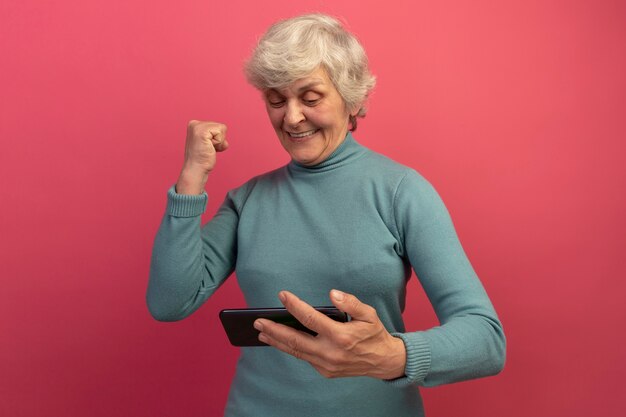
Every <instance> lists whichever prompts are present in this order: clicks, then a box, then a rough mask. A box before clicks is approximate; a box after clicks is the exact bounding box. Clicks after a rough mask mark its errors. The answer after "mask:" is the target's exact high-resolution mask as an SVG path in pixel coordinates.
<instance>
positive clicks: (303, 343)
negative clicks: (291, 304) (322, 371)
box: [254, 319, 318, 362]
mask: <svg viewBox="0 0 626 417" xmlns="http://www.w3.org/2000/svg"><path fill="white" fill-rule="evenodd" d="M254 328H255V329H257V330H258V331H259V332H261V333H260V334H259V340H260V341H261V342H263V343H267V344H268V345H270V346H273V347H275V348H277V349H279V350H281V351H283V352H285V353H288V354H290V355H292V356H294V357H296V358H298V359H303V360H305V361H308V362H311V361H314V360H315V358H316V357H317V355H316V354H315V353H314V352H316V350H317V349H318V348H317V345H316V343H315V337H314V336H312V335H310V334H308V333H304V332H301V331H298V330H295V329H293V328H291V327H288V326H285V325H283V324H280V323H275V322H272V321H271V320H264V319H258V320H257V321H255V322H254Z"/></svg>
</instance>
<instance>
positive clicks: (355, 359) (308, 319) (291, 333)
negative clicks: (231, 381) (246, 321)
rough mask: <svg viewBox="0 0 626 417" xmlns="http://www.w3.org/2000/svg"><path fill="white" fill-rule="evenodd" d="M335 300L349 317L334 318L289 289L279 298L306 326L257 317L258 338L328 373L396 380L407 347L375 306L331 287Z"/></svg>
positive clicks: (335, 376)
mask: <svg viewBox="0 0 626 417" xmlns="http://www.w3.org/2000/svg"><path fill="white" fill-rule="evenodd" d="M330 294H331V297H330V299H331V300H332V302H333V304H334V305H335V306H336V307H337V308H338V309H339V310H341V311H343V312H345V313H348V314H349V315H350V317H351V318H352V320H351V321H349V322H347V323H340V322H337V321H335V320H333V319H331V318H329V317H327V316H325V315H324V314H322V313H320V312H319V311H317V310H315V309H314V308H313V307H311V306H310V305H309V304H307V303H305V302H304V301H302V300H300V299H299V298H298V297H296V296H295V295H294V294H292V293H290V292H288V291H281V292H280V294H279V298H280V300H281V302H282V303H283V305H284V306H285V308H286V309H287V310H288V311H289V312H290V313H291V314H292V315H293V316H294V317H295V318H296V319H298V321H300V323H302V324H303V325H304V326H306V327H307V328H309V329H311V330H313V331H314V332H316V333H317V336H312V335H310V334H308V333H305V332H301V331H298V330H295V329H293V328H291V327H288V326H285V325H282V324H279V323H275V322H273V321H271V320H266V319H258V320H256V321H255V323H254V327H255V328H256V329H257V330H259V331H260V332H261V333H260V334H259V340H260V341H262V342H264V343H267V344H268V345H270V346H274V347H275V348H277V349H279V350H281V351H283V352H286V353H288V354H290V355H292V356H294V357H296V358H298V359H302V360H305V361H307V362H309V363H310V364H311V365H313V367H314V368H315V369H316V370H317V371H318V372H319V373H320V374H322V375H323V376H325V377H326V378H337V377H344V376H370V377H374V378H379V379H394V378H399V377H401V376H404V367H405V365H406V350H405V347H404V342H403V341H402V339H399V338H396V337H393V336H392V335H391V334H390V333H389V332H387V330H386V329H385V327H384V326H383V324H382V323H381V321H380V319H379V318H378V315H377V314H376V310H375V309H374V308H373V307H372V306H369V305H367V304H364V303H362V302H361V301H359V300H358V299H357V298H356V297H355V296H354V295H351V294H346V293H343V292H341V291H337V290H332V291H331V292H330Z"/></svg>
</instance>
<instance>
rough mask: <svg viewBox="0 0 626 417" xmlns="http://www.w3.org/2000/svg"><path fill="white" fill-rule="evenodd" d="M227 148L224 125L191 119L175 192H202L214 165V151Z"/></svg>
mask: <svg viewBox="0 0 626 417" xmlns="http://www.w3.org/2000/svg"><path fill="white" fill-rule="evenodd" d="M226 149H228V141H227V140H226V125H225V124H222V123H216V122H204V121H200V120H191V121H189V123H188V125H187V140H186V142H185V162H184V164H183V169H182V170H181V173H180V176H179V177H178V182H176V192H177V193H178V194H196V195H197V194H202V192H203V191H204V186H205V185H206V181H207V179H208V177H209V172H211V171H212V170H213V168H214V167H215V161H216V153H217V152H222V151H225V150H226Z"/></svg>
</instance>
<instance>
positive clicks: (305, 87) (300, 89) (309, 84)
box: [298, 79, 324, 92]
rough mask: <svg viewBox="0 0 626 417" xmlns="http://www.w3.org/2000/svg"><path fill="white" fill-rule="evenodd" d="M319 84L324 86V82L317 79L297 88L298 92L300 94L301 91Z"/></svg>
mask: <svg viewBox="0 0 626 417" xmlns="http://www.w3.org/2000/svg"><path fill="white" fill-rule="evenodd" d="M319 84H324V81H323V80H321V79H317V80H314V81H311V82H310V83H308V84H305V85H303V86H302V87H300V88H298V92H301V91H303V90H308V89H310V88H311V87H315V86H316V85H319Z"/></svg>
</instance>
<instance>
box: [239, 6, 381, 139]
mask: <svg viewBox="0 0 626 417" xmlns="http://www.w3.org/2000/svg"><path fill="white" fill-rule="evenodd" d="M320 66H321V67H323V68H324V69H325V70H326V72H327V73H328V77H329V78H330V80H331V81H332V83H333V85H334V86H335V88H336V89H337V91H338V92H339V94H340V95H341V97H342V98H343V101H344V103H345V105H346V107H347V108H348V109H349V110H350V111H352V110H354V109H355V108H356V107H357V106H360V108H359V111H358V113H357V115H356V116H357V117H365V113H366V112H367V109H366V108H365V106H364V102H365V99H366V98H367V96H368V95H369V93H370V92H371V91H372V89H373V88H374V85H375V84H376V77H374V76H373V75H372V73H371V72H370V70H369V68H368V60H367V55H366V54H365V50H364V49H363V46H361V44H360V43H359V41H358V40H357V38H356V37H355V36H354V35H353V34H351V33H350V32H348V31H347V30H346V29H344V27H343V26H342V25H341V23H339V21H337V19H335V18H333V17H330V16H327V15H324V14H320V13H314V14H307V15H302V16H297V17H293V18H291V19H285V20H281V21H278V22H276V23H274V24H273V25H272V26H270V28H269V29H268V30H267V32H265V34H264V35H263V37H262V38H261V39H260V40H259V43H258V45H257V46H256V48H255V49H254V51H253V52H252V56H251V57H250V59H249V60H248V61H247V62H246V64H245V67H244V72H245V74H246V77H247V79H248V82H250V84H252V85H253V86H254V87H256V88H257V89H259V90H267V89H271V88H275V89H281V88H284V87H286V86H288V85H289V84H291V83H293V82H294V81H296V80H298V79H300V78H304V77H306V76H308V75H309V74H311V73H312V72H313V71H315V70H316V69H317V68H318V67H320ZM350 123H351V124H352V128H351V129H350V130H356V117H353V116H350Z"/></svg>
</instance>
